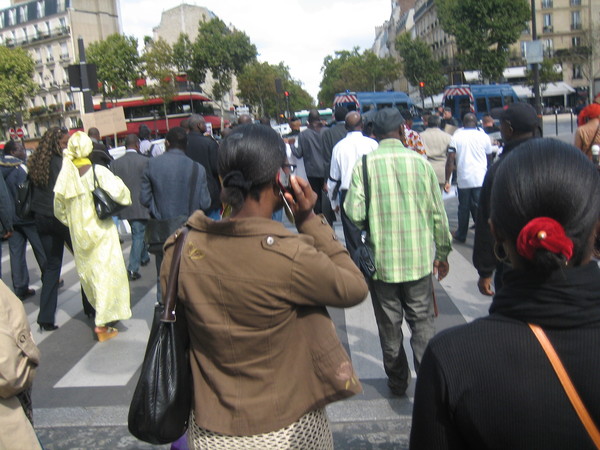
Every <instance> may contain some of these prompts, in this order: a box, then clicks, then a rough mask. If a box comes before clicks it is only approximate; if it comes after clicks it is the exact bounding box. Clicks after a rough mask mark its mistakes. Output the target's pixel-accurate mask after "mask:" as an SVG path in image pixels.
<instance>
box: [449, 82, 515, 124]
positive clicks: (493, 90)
mask: <svg viewBox="0 0 600 450" xmlns="http://www.w3.org/2000/svg"><path fill="white" fill-rule="evenodd" d="M518 101H519V97H518V96H517V93H516V92H515V90H514V89H513V87H512V86H511V85H510V84H458V85H453V86H448V87H446V89H444V95H443V97H442V105H443V106H444V107H446V108H451V109H452V116H453V117H454V118H456V119H458V120H460V121H462V118H463V116H464V115H465V114H466V113H469V112H471V113H475V114H476V115H477V118H478V119H479V120H481V118H482V117H483V116H484V115H486V114H490V113H491V111H492V110H493V109H496V108H504V107H506V106H508V105H510V104H511V103H516V102H518Z"/></svg>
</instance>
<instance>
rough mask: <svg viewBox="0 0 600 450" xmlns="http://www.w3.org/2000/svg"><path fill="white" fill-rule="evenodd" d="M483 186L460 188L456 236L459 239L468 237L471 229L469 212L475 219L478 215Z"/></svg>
mask: <svg viewBox="0 0 600 450" xmlns="http://www.w3.org/2000/svg"><path fill="white" fill-rule="evenodd" d="M480 192H481V187H476V188H465V189H463V188H458V228H457V230H456V233H455V234H454V237H455V238H456V239H457V240H459V241H464V240H466V239H467V232H468V231H469V212H470V213H471V217H473V221H475V218H476V217H477V208H478V206H479V193H480Z"/></svg>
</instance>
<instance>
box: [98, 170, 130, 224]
mask: <svg viewBox="0 0 600 450" xmlns="http://www.w3.org/2000/svg"><path fill="white" fill-rule="evenodd" d="M94 166H95V164H92V172H93V174H94V190H93V191H92V197H93V198H94V207H95V208H96V214H97V215H98V218H99V219H100V220H104V219H108V218H110V217H112V216H116V215H117V213H118V212H119V211H121V210H122V209H124V208H125V207H127V205H121V204H120V203H117V202H115V201H114V200H113V199H112V198H111V196H110V195H109V194H108V192H106V191H105V190H104V189H102V187H100V185H99V184H98V179H97V178H96V170H95V169H94Z"/></svg>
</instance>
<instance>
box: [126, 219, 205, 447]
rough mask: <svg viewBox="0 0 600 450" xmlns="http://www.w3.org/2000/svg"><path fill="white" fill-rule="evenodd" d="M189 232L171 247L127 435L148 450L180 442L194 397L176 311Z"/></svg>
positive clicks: (184, 331) (185, 338) (184, 330)
mask: <svg viewBox="0 0 600 450" xmlns="http://www.w3.org/2000/svg"><path fill="white" fill-rule="evenodd" d="M188 231H189V229H188V228H187V227H184V228H182V229H181V230H180V231H179V234H178V235H177V238H176V241H175V249H174V250H173V259H172V261H171V270H170V272H169V278H168V280H167V289H166V291H165V296H164V306H163V305H160V304H159V305H157V306H156V308H155V311H154V320H153V322H152V329H151V331H150V338H149V339H148V346H147V347H146V354H145V355H144V362H143V363H142V371H141V373H140V379H139V380H138V383H137V386H136V388H135V392H134V393H133V398H132V399H131V405H130V406H129V417H128V425H129V432H130V433H131V434H133V435H134V436H135V437H136V438H138V439H140V440H142V441H145V442H149V443H151V444H167V443H169V442H174V441H176V440H177V439H179V438H180V437H181V436H183V434H184V433H185V431H186V430H187V427H188V420H189V417H190V409H191V406H192V397H193V382H192V373H191V369H190V357H189V342H190V338H189V334H188V327H187V322H186V320H185V314H184V313H183V308H179V309H178V310H177V313H178V314H177V316H175V309H176V307H177V301H178V298H177V280H178V278H179V265H180V262H181V254H182V251H183V246H184V243H185V239H186V236H187V234H188Z"/></svg>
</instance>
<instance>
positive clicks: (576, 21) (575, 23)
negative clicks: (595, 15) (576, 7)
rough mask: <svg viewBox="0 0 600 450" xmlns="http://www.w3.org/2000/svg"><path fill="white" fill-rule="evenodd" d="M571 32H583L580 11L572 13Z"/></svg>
mask: <svg viewBox="0 0 600 450" xmlns="http://www.w3.org/2000/svg"><path fill="white" fill-rule="evenodd" d="M571 30H581V12H580V11H571Z"/></svg>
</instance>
